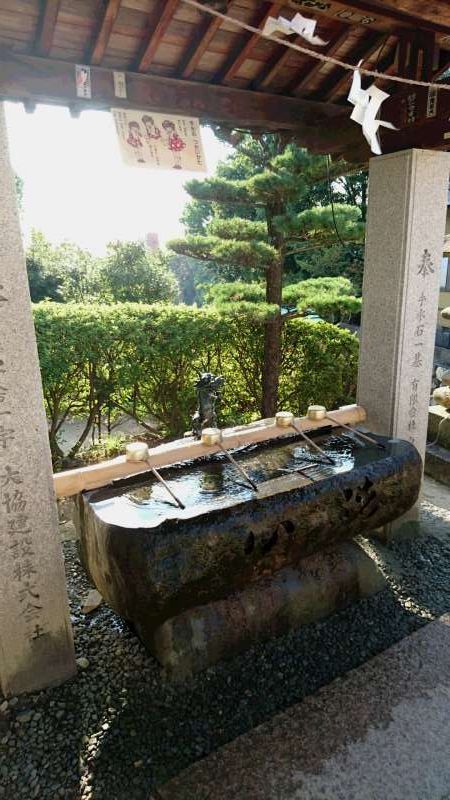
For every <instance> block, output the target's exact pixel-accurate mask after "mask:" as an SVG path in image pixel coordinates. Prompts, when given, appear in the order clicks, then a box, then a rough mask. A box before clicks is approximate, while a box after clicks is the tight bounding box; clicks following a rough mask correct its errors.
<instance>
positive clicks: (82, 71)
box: [75, 64, 92, 100]
mask: <svg viewBox="0 0 450 800" xmlns="http://www.w3.org/2000/svg"><path fill="white" fill-rule="evenodd" d="M75 84H76V87H77V97H82V98H84V99H85V100H90V99H91V97H92V87H91V68H90V67H86V66H84V65H82V64H76V65H75Z"/></svg>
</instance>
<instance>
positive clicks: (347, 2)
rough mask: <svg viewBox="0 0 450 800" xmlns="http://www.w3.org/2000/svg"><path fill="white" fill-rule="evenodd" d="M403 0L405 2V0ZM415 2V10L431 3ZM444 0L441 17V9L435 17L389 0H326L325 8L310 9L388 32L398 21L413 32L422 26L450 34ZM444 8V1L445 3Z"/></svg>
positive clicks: (448, 15)
mask: <svg viewBox="0 0 450 800" xmlns="http://www.w3.org/2000/svg"><path fill="white" fill-rule="evenodd" d="M403 1H404V2H405V0H403ZM412 2H413V3H414V2H415V6H414V7H415V8H416V10H417V9H418V8H419V7H420V6H421V5H422V6H425V7H426V6H427V5H428V3H427V2H425V0H424V1H423V2H422V3H421V2H420V0H412ZM437 2H440V0H437ZM445 2H446V10H445V11H444V12H442V11H441V14H439V16H438V12H436V16H435V18H434V19H433V20H431V19H429V18H427V17H423V16H420V14H419V13H411V12H409V11H404V10H402V9H400V8H398V7H394V6H393V5H392V4H391V3H390V2H389V0H334V1H333V2H328V3H324V4H323V6H325V8H320V6H319V5H318V6H317V7H314V8H311V9H310V10H311V13H312V12H313V13H314V16H316V15H317V16H319V17H320V16H326V17H329V18H333V19H336V18H338V19H340V21H341V22H345V21H347V22H349V23H350V24H351V25H358V24H363V25H364V27H367V28H369V29H370V28H372V29H377V28H378V29H379V30H382V29H383V28H384V30H385V31H386V30H387V29H388V28H392V26H393V23H396V24H397V26H399V25H401V26H402V27H405V28H409V29H410V31H417V30H418V29H421V30H425V31H433V32H435V33H438V34H442V35H443V36H448V35H450V10H449V8H448V3H447V0H445ZM388 3H389V5H388ZM352 9H354V11H355V14H354V16H353V17H352V15H351V12H352ZM442 9H444V3H442ZM307 10H309V9H306V8H305V11H307ZM358 12H359V15H360V17H363V18H364V19H365V20H367V21H364V22H363V23H361V20H360V19H359V20H358V19H357V15H358ZM341 15H342V16H341ZM371 18H372V19H373V22H372V21H371ZM438 20H439V21H438ZM441 20H442V21H441Z"/></svg>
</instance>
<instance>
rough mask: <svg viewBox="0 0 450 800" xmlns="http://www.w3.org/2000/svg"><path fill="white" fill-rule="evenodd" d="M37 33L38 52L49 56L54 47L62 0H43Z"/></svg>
mask: <svg viewBox="0 0 450 800" xmlns="http://www.w3.org/2000/svg"><path fill="white" fill-rule="evenodd" d="M41 5H42V8H41V15H40V17H39V23H38V31H37V35H36V53H37V54H38V55H40V56H47V55H48V54H49V52H50V50H51V49H52V44H53V36H54V33H55V27H56V21H57V19H58V12H59V8H60V5H61V0H43V2H42V4H41Z"/></svg>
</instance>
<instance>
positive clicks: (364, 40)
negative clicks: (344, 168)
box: [0, 0, 450, 160]
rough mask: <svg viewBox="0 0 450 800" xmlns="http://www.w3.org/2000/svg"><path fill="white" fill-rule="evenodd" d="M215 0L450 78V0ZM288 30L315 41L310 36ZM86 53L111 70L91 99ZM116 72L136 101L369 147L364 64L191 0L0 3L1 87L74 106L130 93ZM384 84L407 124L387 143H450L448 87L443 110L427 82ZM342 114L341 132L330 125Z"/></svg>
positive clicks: (338, 147)
mask: <svg viewBox="0 0 450 800" xmlns="http://www.w3.org/2000/svg"><path fill="white" fill-rule="evenodd" d="M204 4H205V5H209V6H212V7H215V8H218V7H219V6H220V7H221V8H222V9H223V10H225V8H226V13H227V14H229V15H230V16H232V17H234V18H235V19H238V20H241V21H243V22H245V23H247V24H250V25H252V26H254V27H255V28H262V27H263V25H264V22H265V20H266V18H267V17H268V16H269V15H271V16H278V15H279V14H281V15H283V16H286V17H288V18H291V17H292V16H293V15H294V13H295V12H296V11H300V12H301V13H303V14H304V15H305V16H310V17H314V18H315V19H316V20H317V31H316V32H317V33H318V34H319V36H320V37H321V38H322V39H324V40H325V41H327V42H328V44H327V45H326V46H325V47H320V48H319V47H317V48H312V49H316V50H317V51H318V52H321V53H325V54H328V55H332V56H333V57H335V58H338V59H340V60H343V61H346V62H350V63H353V64H356V63H357V62H358V61H359V60H360V59H363V60H364V66H365V67H368V68H375V69H377V70H379V71H381V72H384V73H391V74H397V75H402V76H404V77H408V78H414V79H419V80H424V81H431V80H439V79H441V78H442V80H443V81H444V82H447V81H448V80H449V79H448V77H447V76H448V68H449V67H450V3H449V2H448V0H426V2H424V1H423V0H388V1H387V2H385V1H384V0H346V2H340V0H339V2H338V1H337V0H291V2H260V1H258V0H230V2H225V0H224V2H219V1H218V2H205V3H204ZM289 41H294V42H296V43H298V44H301V45H302V46H307V47H308V45H307V43H306V42H305V41H304V40H302V39H295V38H294V37H291V38H290V40H289ZM80 63H81V64H90V65H92V67H93V68H99V69H98V71H96V69H93V71H92V75H93V89H94V93H93V99H92V101H83V102H81V103H80V101H77V98H76V93H75V86H74V81H73V65H74V64H80ZM112 69H114V70H121V71H126V72H127V73H128V76H127V77H128V84H129V87H130V90H129V95H128V99H127V101H124V102H123V104H124V105H131V106H132V105H135V106H136V107H140V108H141V107H145V108H149V109H153V110H158V109H163V108H164V110H167V111H168V112H169V111H172V112H174V111H175V110H177V108H179V110H180V111H181V113H189V112H190V113H192V114H193V115H195V116H200V117H201V118H203V119H208V120H211V121H216V122H219V123H221V124H227V125H229V126H230V127H239V126H243V127H246V126H247V127H250V128H252V129H254V130H286V131H289V133H290V134H292V135H295V136H297V138H298V140H299V141H300V142H301V143H304V144H306V145H307V146H309V147H311V148H312V149H316V150H318V151H321V152H334V153H337V154H339V155H340V154H344V155H346V157H348V158H350V159H351V160H358V159H359V160H360V159H361V158H365V157H366V156H367V150H366V149H365V145H364V144H363V143H361V138H362V137H361V132H360V129H359V130H358V128H357V126H355V125H353V123H350V124H349V120H348V116H349V113H348V109H349V107H348V106H347V105H346V104H345V98H346V95H347V93H348V89H349V85H350V79H351V73H350V72H349V71H346V70H343V69H342V68H340V67H338V66H336V65H334V64H324V63H323V62H320V61H317V60H315V59H314V58H312V57H311V56H308V55H305V54H302V53H299V52H296V51H294V50H292V49H289V48H286V47H284V46H283V45H281V44H278V43H276V42H271V41H269V40H267V39H264V38H261V37H260V36H258V35H257V34H252V33H249V32H247V31H245V30H242V29H238V28H237V27H236V26H235V25H233V24H231V23H229V22H226V21H224V20H223V19H220V18H217V17H214V16H211V15H210V14H208V13H206V12H203V11H200V10H198V9H196V8H193V7H191V6H189V5H188V4H187V3H186V2H184V1H183V0H76V2H73V0H44V1H42V0H0V96H2V97H4V98H8V99H14V100H21V101H26V102H27V103H28V105H29V106H31V104H32V103H33V102H39V101H48V102H56V103H64V104H66V105H68V106H70V107H71V108H73V109H74V110H80V109H83V108H85V107H88V106H91V107H96V108H108V107H110V106H111V105H118V104H120V103H119V101H118V100H116V99H115V98H114V94H112V95H111V92H110V91H107V90H109V84H110V83H111V80H112V77H111V75H110V74H109V77H107V76H108V71H110V70H112ZM97 76H98V77H97ZM137 76H148V77H144V78H142V77H137ZM442 76H443V77H442ZM167 78H169V79H170V80H169V81H167V80H165V79H167ZM160 79H164V80H160ZM96 83H97V86H96ZM377 83H378V85H380V86H382V87H383V88H385V89H387V90H388V91H389V93H390V94H391V95H392V97H391V98H390V100H389V101H387V102H386V104H385V106H383V119H389V120H390V121H393V122H394V123H395V124H396V125H397V127H399V128H400V132H392V131H386V132H383V149H384V150H385V151H386V150H387V151H391V150H396V149H402V148H403V147H408V146H425V147H438V148H440V149H447V148H448V147H450V139H449V138H448V137H446V136H445V134H448V130H450V123H449V122H448V118H449V116H450V92H447V91H440V92H439V93H438V103H437V106H436V108H433V113H432V114H431V115H430V107H429V102H428V91H427V90H426V89H421V88H420V87H404V86H402V85H401V84H396V83H391V82H389V83H388V82H386V81H384V82H383V81H380V80H379V81H378V82H377ZM144 87H145V88H144ZM207 87H208V88H207ZM236 90H239V91H236ZM176 95H177V96H178V101H177V100H176ZM385 109H386V111H385ZM330 117H331V118H333V119H334V118H335V120H334V124H333V126H332V130H330V129H329V125H328V129H327V125H326V124H324V123H326V120H327V119H329V118H330ZM448 136H450V134H448Z"/></svg>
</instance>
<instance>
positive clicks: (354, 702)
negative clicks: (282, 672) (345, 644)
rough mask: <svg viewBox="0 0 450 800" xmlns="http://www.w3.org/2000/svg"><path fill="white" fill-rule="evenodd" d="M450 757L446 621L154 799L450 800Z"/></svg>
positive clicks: (449, 619)
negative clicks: (449, 799) (449, 798)
mask: <svg viewBox="0 0 450 800" xmlns="http://www.w3.org/2000/svg"><path fill="white" fill-rule="evenodd" d="M299 668H301V665H300V664H299ZM449 750H450V614H447V615H445V616H444V617H441V618H440V619H439V620H437V621H436V622H433V623H431V624H429V625H427V626H425V627H424V628H422V629H421V630H419V631H418V632H416V633H414V634H412V635H411V636H409V637H407V638H406V639H403V640H402V641H401V642H399V643H398V644H396V645H394V646H393V647H391V648H390V649H389V650H386V651H385V652H384V653H382V654H381V655H379V656H377V657H376V658H373V659H371V660H370V661H368V662H367V663H366V664H364V665H363V666H361V667H359V668H358V669H357V670H353V671H352V672H349V673H347V675H346V676H345V677H344V678H343V679H338V680H336V681H334V682H333V683H332V684H330V685H329V686H326V687H324V688H323V689H322V690H320V691H319V692H317V694H315V695H312V696H311V697H308V698H306V699H305V700H304V701H303V702H302V703H299V704H298V705H296V706H293V707H291V708H290V709H288V710H287V711H286V712H284V713H282V714H279V715H277V716H276V717H274V718H273V719H271V720H270V721H269V722H267V723H265V724H264V725H261V726H260V727H258V728H255V730H253V731H251V732H250V733H248V734H245V735H244V736H241V737H239V738H238V739H236V740H235V741H234V742H232V743H231V744H229V745H227V746H225V747H223V748H221V749H220V750H218V751H217V752H216V753H214V754H213V755H211V756H209V757H207V758H205V759H203V760H202V761H200V762H198V763H197V764H195V765H193V766H192V767H190V768H188V769H187V770H185V771H184V772H182V773H181V774H180V775H179V776H178V777H176V778H175V779H173V780H172V781H170V782H169V783H167V784H165V785H164V786H163V787H161V788H159V789H158V791H157V792H156V793H155V794H154V796H153V798H152V800H244V798H245V799H246V800H247V799H248V800H387V799H389V800H448V797H449V794H450V759H449V757H448V755H449Z"/></svg>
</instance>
